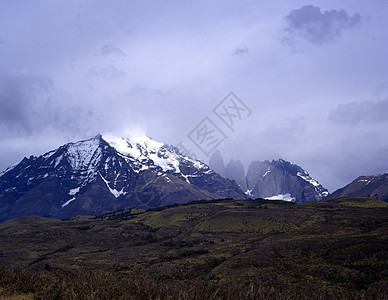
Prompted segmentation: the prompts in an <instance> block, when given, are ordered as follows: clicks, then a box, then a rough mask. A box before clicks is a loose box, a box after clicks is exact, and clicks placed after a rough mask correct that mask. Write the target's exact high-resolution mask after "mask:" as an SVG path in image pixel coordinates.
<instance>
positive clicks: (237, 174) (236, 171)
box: [225, 159, 247, 191]
mask: <svg viewBox="0 0 388 300" xmlns="http://www.w3.org/2000/svg"><path fill="white" fill-rule="evenodd" d="M225 178H227V179H230V180H234V181H236V182H237V184H238V185H239V186H240V187H241V189H242V190H243V191H246V190H247V182H246V178H245V170H244V166H243V164H242V163H241V161H239V160H234V159H231V160H230V161H229V162H228V164H227V165H226V167H225Z"/></svg>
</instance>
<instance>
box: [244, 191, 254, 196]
mask: <svg viewBox="0 0 388 300" xmlns="http://www.w3.org/2000/svg"><path fill="white" fill-rule="evenodd" d="M252 191H253V189H251V190H250V189H247V190H246V191H245V195H248V196H250V197H253V195H252Z"/></svg>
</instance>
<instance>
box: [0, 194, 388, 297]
mask: <svg viewBox="0 0 388 300" xmlns="http://www.w3.org/2000/svg"><path fill="white" fill-rule="evenodd" d="M387 213H388V204H387V203H386V202H383V201H379V200H376V199H373V198H337V199H331V200H325V201H320V202H309V203H305V204H298V205H297V204H293V203H287V202H281V201H265V200H261V199H256V200H231V199H226V200H218V201H211V202H205V201H199V202H194V203H191V204H187V205H176V206H170V207H167V208H160V209H157V210H150V211H140V210H124V211H119V212H115V213H111V214H107V215H103V216H97V217H92V216H79V217H75V218H72V219H68V220H56V219H45V218H41V217H23V218H17V219H13V220H9V221H7V222H5V223H2V224H0V241H1V244H0V266H2V267H0V268H1V269H0V299H1V297H3V298H4V299H7V298H10V297H13V298H15V299H112V298H113V299H115V298H116V299H326V298H332V299H354V298H356V299H386V298H388V289H387V286H388V273H387V270H388V247H387V245H388V243H387V242H388V235H387V233H388V230H387V228H388V227H387V222H388V214H387Z"/></svg>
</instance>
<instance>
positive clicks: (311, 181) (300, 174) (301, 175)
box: [297, 171, 320, 186]
mask: <svg viewBox="0 0 388 300" xmlns="http://www.w3.org/2000/svg"><path fill="white" fill-rule="evenodd" d="M297 175H298V176H299V177H300V178H302V179H303V180H304V181H307V182H309V183H311V184H312V185H313V186H320V184H319V183H318V181H316V180H315V179H313V178H311V177H310V176H308V175H307V172H306V171H305V172H304V174H302V173H300V172H298V173H297Z"/></svg>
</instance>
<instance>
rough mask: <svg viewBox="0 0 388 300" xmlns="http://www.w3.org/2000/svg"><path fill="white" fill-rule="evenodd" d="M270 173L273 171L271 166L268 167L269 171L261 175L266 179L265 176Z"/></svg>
mask: <svg viewBox="0 0 388 300" xmlns="http://www.w3.org/2000/svg"><path fill="white" fill-rule="evenodd" d="M268 173H271V167H268V169H267V171H266V172H265V173H264V175H263V176H262V177H261V179H264V177H265V176H267V175H268Z"/></svg>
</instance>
